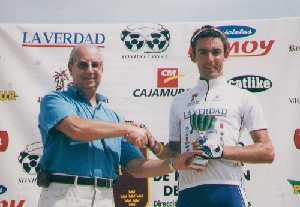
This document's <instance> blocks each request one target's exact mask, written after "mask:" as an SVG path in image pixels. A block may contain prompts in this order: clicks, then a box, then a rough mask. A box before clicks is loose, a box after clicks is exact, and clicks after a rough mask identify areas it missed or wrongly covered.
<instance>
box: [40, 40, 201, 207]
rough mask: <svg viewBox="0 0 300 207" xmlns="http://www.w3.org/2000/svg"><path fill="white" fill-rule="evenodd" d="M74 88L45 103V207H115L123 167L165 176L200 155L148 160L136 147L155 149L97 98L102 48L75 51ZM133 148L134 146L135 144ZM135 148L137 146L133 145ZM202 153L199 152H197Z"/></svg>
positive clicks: (42, 117) (42, 124)
mask: <svg viewBox="0 0 300 207" xmlns="http://www.w3.org/2000/svg"><path fill="white" fill-rule="evenodd" d="M68 68H69V72H70V74H71V76H72V78H73V85H72V86H70V87H69V88H68V90H66V91H63V92H51V93H49V94H48V95H46V96H45V97H44V98H43V99H42V102H41V106H40V114H39V128H40V132H41V135H42V141H43V145H44V152H43V156H42V158H41V162H40V164H41V169H42V170H41V172H39V173H38V184H39V186H41V187H43V189H42V192H41V196H40V199H39V206H40V207H66V206H68V207H79V206H80V207H87V206H101V207H105V206H107V207H112V206H114V201H113V191H112V186H113V185H114V183H115V181H116V179H117V177H118V169H119V165H123V166H124V167H126V168H127V169H128V171H129V172H130V173H131V174H133V175H134V176H136V177H148V176H156V175H163V174H167V173H169V172H172V171H173V170H174V168H179V169H195V170H197V166H193V165H187V164H186V163H187V161H188V160H190V159H191V158H192V157H193V156H194V155H195V154H197V152H194V153H185V154H183V155H182V156H179V157H178V158H177V159H176V160H169V159H166V160H146V159H145V158H144V157H143V156H142V154H141V152H140V151H139V150H138V149H137V148H136V147H135V146H137V147H145V145H150V146H152V145H153V144H154V139H153V138H152V136H151V134H150V133H149V132H148V131H147V130H145V129H143V128H140V127H137V126H134V125H129V124H124V123H123V122H122V120H121V119H120V117H119V115H118V114H116V113H115V112H114V111H112V110H111V109H109V108H108V106H107V104H106V98H105V97H104V96H102V95H100V94H97V93H96V91H97V88H98V86H99V84H100V82H101V79H102V76H103V59H102V57H101V54H100V53H99V49H98V48H96V47H94V46H89V45H79V46H77V47H75V48H73V50H72V52H71V54H70V59H69V63H68ZM132 144H133V145H132ZM134 145H135V146H134ZM198 154H199V153H198Z"/></svg>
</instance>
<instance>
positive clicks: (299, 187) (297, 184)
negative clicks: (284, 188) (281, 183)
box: [287, 179, 300, 194]
mask: <svg viewBox="0 0 300 207" xmlns="http://www.w3.org/2000/svg"><path fill="white" fill-rule="evenodd" d="M287 181H288V182H289V184H291V185H292V186H293V190H294V194H300V181H296V180H290V179H288V180H287Z"/></svg>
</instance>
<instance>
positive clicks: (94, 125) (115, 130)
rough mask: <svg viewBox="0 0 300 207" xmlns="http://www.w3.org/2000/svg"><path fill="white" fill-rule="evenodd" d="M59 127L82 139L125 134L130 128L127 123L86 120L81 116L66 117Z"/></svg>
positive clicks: (65, 132) (87, 139)
mask: <svg viewBox="0 0 300 207" xmlns="http://www.w3.org/2000/svg"><path fill="white" fill-rule="evenodd" d="M57 129H58V130H59V131H61V132H63V133H64V134H66V135H67V136H69V137H71V138H73V139H76V140H81V141H90V140H94V139H101V138H108V137H118V136H125V135H126V134H127V133H128V129H127V128H126V127H125V125H121V124H115V123H110V122H103V121H95V120H85V119H81V118H79V117H75V116H70V117H66V118H65V119H64V120H63V121H62V122H61V123H60V124H59V125H58V126H57Z"/></svg>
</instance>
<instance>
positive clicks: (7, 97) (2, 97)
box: [0, 90, 18, 101]
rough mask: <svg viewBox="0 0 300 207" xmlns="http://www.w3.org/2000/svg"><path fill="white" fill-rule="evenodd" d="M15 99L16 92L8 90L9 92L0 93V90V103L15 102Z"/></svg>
mask: <svg viewBox="0 0 300 207" xmlns="http://www.w3.org/2000/svg"><path fill="white" fill-rule="evenodd" d="M17 97H18V96H17V94H16V92H15V91H13V90H10V91H7V90H3V91H1V90H0V101H15V100H16V98H17Z"/></svg>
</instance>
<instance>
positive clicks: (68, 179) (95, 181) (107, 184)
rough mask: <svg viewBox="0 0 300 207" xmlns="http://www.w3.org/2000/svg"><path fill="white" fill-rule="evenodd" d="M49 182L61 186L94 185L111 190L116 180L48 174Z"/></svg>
mask: <svg viewBox="0 0 300 207" xmlns="http://www.w3.org/2000/svg"><path fill="white" fill-rule="evenodd" d="M49 181H50V182H55V183H63V184H78V185H94V186H97V187H102V188H112V187H113V185H114V184H115V183H116V180H113V179H109V178H91V177H80V176H72V175H57V174H50V175H49Z"/></svg>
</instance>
